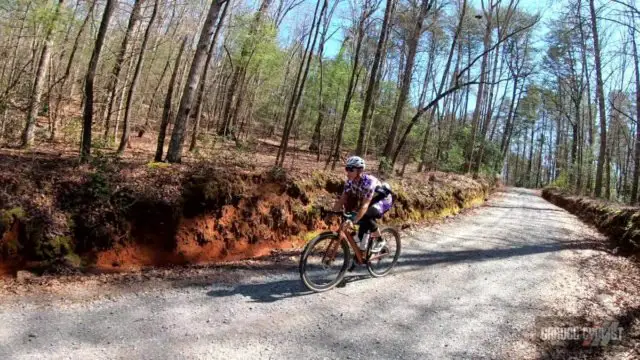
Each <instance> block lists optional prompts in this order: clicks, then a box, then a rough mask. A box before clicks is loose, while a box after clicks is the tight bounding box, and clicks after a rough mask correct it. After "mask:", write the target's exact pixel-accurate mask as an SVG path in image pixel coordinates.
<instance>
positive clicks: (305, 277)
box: [299, 232, 351, 292]
mask: <svg viewBox="0 0 640 360" xmlns="http://www.w3.org/2000/svg"><path fill="white" fill-rule="evenodd" d="M324 240H333V241H340V245H339V246H340V249H341V250H342V254H343V255H340V256H341V257H343V258H344V262H343V264H342V267H341V268H340V269H339V271H338V274H337V276H336V277H335V279H333V280H331V281H329V282H328V283H326V284H318V283H316V282H314V281H313V280H312V279H311V277H310V276H309V274H308V270H309V268H308V265H309V264H308V260H309V256H310V255H311V254H312V250H313V249H314V248H315V247H316V246H317V245H318V244H320V243H321V242H322V241H324ZM330 244H331V243H330ZM329 247H330V246H328V248H329ZM325 251H326V249H325ZM336 258H337V257H336ZM350 262H351V252H350V248H349V244H348V243H347V242H346V241H345V240H341V239H340V237H339V235H338V233H334V232H331V233H323V234H320V235H318V236H317V237H315V238H314V239H313V240H311V241H310V242H309V243H308V244H307V245H306V246H305V248H304V251H303V252H302V254H301V256H300V265H299V271H300V279H301V280H302V283H303V284H304V286H306V287H307V289H309V290H311V291H315V292H323V291H327V290H331V289H333V288H334V287H335V286H336V285H338V284H339V283H340V281H342V279H343V278H344V276H345V274H346V272H347V269H348V268H349V265H350Z"/></svg>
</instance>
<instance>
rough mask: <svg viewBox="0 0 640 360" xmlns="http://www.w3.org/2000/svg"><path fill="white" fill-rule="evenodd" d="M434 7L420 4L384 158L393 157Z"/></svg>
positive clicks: (428, 2) (427, 1)
mask: <svg viewBox="0 0 640 360" xmlns="http://www.w3.org/2000/svg"><path fill="white" fill-rule="evenodd" d="M432 5H433V1H431V0H422V2H421V4H420V13H419V14H418V18H417V19H416V22H415V25H414V27H413V29H412V31H411V35H410V38H409V41H408V43H409V44H408V45H409V53H408V54H407V61H406V64H405V66H404V73H403V76H402V87H401V88H400V94H399V95H398V102H397V104H396V111H395V114H394V115H393V121H392V123H391V129H390V131H389V137H388V138H387V143H386V145H385V146H384V153H383V156H384V157H386V158H391V156H392V155H393V149H394V145H395V141H396V135H397V133H398V126H399V125H400V121H401V120H402V115H403V113H404V105H405V103H406V102H407V97H408V95H409V89H410V88H411V79H412V77H413V66H414V64H415V60H416V52H417V50H418V43H419V40H420V34H421V33H422V24H423V22H424V19H425V17H426V16H427V13H428V12H429V10H430V9H431V6H432Z"/></svg>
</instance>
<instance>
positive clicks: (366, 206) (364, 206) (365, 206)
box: [353, 198, 371, 224]
mask: <svg viewBox="0 0 640 360" xmlns="http://www.w3.org/2000/svg"><path fill="white" fill-rule="evenodd" d="M369 204H371V198H369V199H367V200H365V201H364V203H363V204H362V207H360V210H358V214H357V215H356V217H355V219H353V223H354V224H357V223H358V221H360V219H362V217H363V216H364V214H366V213H367V209H369Z"/></svg>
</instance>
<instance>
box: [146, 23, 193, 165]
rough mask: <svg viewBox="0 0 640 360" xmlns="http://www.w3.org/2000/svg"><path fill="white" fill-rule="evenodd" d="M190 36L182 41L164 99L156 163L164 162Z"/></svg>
mask: <svg viewBox="0 0 640 360" xmlns="http://www.w3.org/2000/svg"><path fill="white" fill-rule="evenodd" d="M188 41H189V40H188V36H185V37H184V39H183V40H182V44H181V45H180V50H178V56H177V57H176V61H175V64H174V65H173V74H172V75H171V80H170V81H169V89H167V96H165V98H164V109H163V110H162V122H161V123H160V131H159V132H158V143H157V145H156V156H155V158H154V160H155V161H156V162H160V161H162V153H163V152H164V139H165V137H166V134H167V127H168V126H169V121H170V120H171V103H172V101H173V90H174V88H175V84H176V79H177V78H178V73H179V72H180V60H181V59H182V54H183V53H184V48H185V46H186V45H187V42H188Z"/></svg>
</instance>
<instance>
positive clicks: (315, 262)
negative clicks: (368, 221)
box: [300, 211, 400, 292]
mask: <svg viewBox="0 0 640 360" xmlns="http://www.w3.org/2000/svg"><path fill="white" fill-rule="evenodd" d="M325 213H326V214H334V215H340V216H341V217H342V222H341V223H340V227H339V229H338V232H332V231H325V232H323V233H321V234H320V235H318V236H317V237H315V238H314V239H313V240H311V241H310V242H309V243H308V244H307V245H306V246H305V248H304V251H303V252H302V255H301V256H300V278H301V279H302V282H303V283H304V285H305V286H306V287H307V288H308V289H309V290H312V291H316V292H321V291H327V290H330V289H332V288H334V287H335V286H336V285H338V284H339V283H340V282H341V281H342V279H343V278H344V276H345V273H346V272H347V269H349V268H350V267H351V266H352V261H355V263H356V264H358V265H365V264H366V266H367V270H368V271H369V273H370V274H371V275H372V276H373V277H382V276H385V275H387V274H389V272H391V270H392V269H393V267H394V266H395V265H396V263H397V262H398V257H400V234H399V233H398V231H397V230H396V229H394V228H393V227H381V228H380V240H382V241H384V243H383V244H384V245H383V246H382V248H381V249H380V251H372V250H373V247H374V246H373V244H374V242H375V241H379V240H378V239H377V238H371V237H370V239H369V244H368V245H367V248H366V250H361V249H360V247H359V246H358V244H357V243H356V242H355V240H354V235H355V234H356V231H354V229H347V226H346V225H345V221H346V220H348V219H351V218H352V216H353V215H352V214H348V213H344V212H342V211H338V212H336V211H327V212H325ZM352 252H353V256H352Z"/></svg>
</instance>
